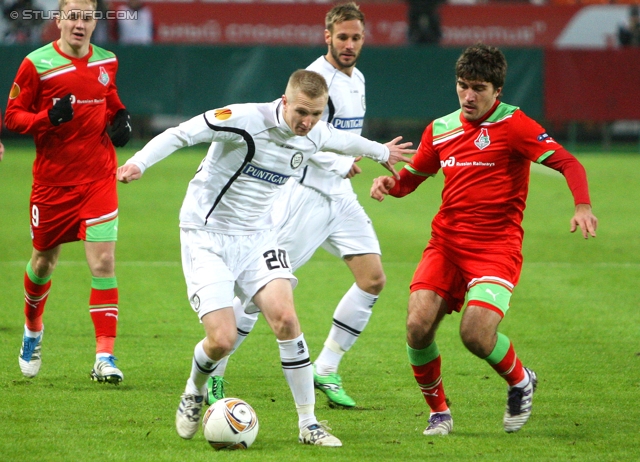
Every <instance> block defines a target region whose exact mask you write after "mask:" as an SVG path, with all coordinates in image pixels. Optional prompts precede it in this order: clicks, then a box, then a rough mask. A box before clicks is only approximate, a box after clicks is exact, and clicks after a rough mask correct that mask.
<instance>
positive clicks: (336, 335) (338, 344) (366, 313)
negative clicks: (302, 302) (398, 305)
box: [315, 283, 378, 375]
mask: <svg viewBox="0 0 640 462" xmlns="http://www.w3.org/2000/svg"><path fill="white" fill-rule="evenodd" d="M376 300H378V296H377V295H371V294H370V293H368V292H365V291H364V290H362V289H360V288H359V287H358V286H357V285H356V284H355V283H354V284H353V285H352V286H351V288H350V289H349V290H348V291H347V293H346V294H344V296H343V297H342V300H340V303H338V306H337V307H336V310H335V312H334V313H333V325H332V326H331V330H330V331H329V337H328V338H327V340H326V341H325V342H324V348H323V349H322V351H321V352H320V356H318V359H316V361H315V365H316V371H318V373H322V374H323V375H327V374H330V373H333V372H337V371H338V366H339V365H340V361H341V360H342V355H343V354H344V353H345V352H346V351H349V349H350V348H351V347H352V346H353V344H354V343H356V340H358V337H359V336H360V333H361V332H362V331H363V330H364V328H365V327H366V326H367V323H368V322H369V318H371V313H372V311H371V309H372V308H373V305H374V304H375V303H376ZM320 371H322V372H320Z"/></svg>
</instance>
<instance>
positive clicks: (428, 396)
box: [411, 356, 449, 412]
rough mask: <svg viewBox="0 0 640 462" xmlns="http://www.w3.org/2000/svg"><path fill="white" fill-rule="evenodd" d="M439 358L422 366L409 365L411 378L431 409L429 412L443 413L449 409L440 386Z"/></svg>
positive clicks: (442, 388) (442, 387)
mask: <svg viewBox="0 0 640 462" xmlns="http://www.w3.org/2000/svg"><path fill="white" fill-rule="evenodd" d="M440 362H441V358H440V356H438V357H437V358H436V359H434V360H433V361H429V362H428V363H427V364H423V365H422V366H414V365H411V368H412V369H413V376H414V377H415V378H416V382H418V386H419V387H420V390H421V391H422V396H424V400H425V401H426V402H427V405H429V407H430V408H431V412H444V411H446V410H448V409H449V406H447V398H446V396H445V394H444V386H443V385H442V373H441V372H440Z"/></svg>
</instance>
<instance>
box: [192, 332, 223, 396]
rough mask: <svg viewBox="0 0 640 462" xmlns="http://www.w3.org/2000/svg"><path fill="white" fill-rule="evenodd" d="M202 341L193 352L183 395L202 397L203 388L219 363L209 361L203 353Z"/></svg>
mask: <svg viewBox="0 0 640 462" xmlns="http://www.w3.org/2000/svg"><path fill="white" fill-rule="evenodd" d="M203 343H204V339H202V340H200V342H198V344H197V345H196V347H195V348H194V350H193V360H192V361H191V375H190V376H189V380H187V386H186V387H185V389H184V391H185V393H188V394H190V395H204V387H205V384H206V383H207V379H208V378H209V376H210V375H211V373H212V372H213V370H214V369H215V367H216V366H217V365H218V363H219V361H216V360H215V359H211V358H210V357H209V356H207V354H206V353H205V351H204V347H203V346H202V344H203Z"/></svg>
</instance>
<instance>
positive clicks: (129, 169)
mask: <svg viewBox="0 0 640 462" xmlns="http://www.w3.org/2000/svg"><path fill="white" fill-rule="evenodd" d="M141 176H142V171H141V170H140V168H139V167H138V166H137V165H135V164H124V165H122V166H120V167H118V170H117V172H116V178H117V179H118V181H120V182H122V183H131V182H132V181H135V180H139V179H140V177H141Z"/></svg>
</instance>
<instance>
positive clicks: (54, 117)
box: [49, 93, 73, 127]
mask: <svg viewBox="0 0 640 462" xmlns="http://www.w3.org/2000/svg"><path fill="white" fill-rule="evenodd" d="M71 119H73V107H72V106H71V93H69V94H68V95H65V96H63V97H62V98H60V99H59V100H58V101H56V104H54V105H53V107H52V108H51V109H49V120H50V121H51V123H52V124H53V125H55V126H56V127H57V126H58V125H60V124H63V123H65V122H69V121H70V120H71Z"/></svg>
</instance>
